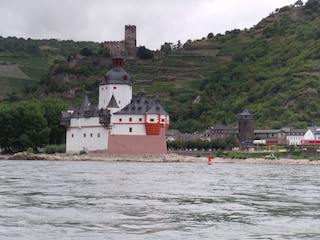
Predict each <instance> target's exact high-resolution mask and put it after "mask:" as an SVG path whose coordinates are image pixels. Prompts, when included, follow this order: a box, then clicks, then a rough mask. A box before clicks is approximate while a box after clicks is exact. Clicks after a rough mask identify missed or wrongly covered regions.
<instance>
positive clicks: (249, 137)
mask: <svg viewBox="0 0 320 240" xmlns="http://www.w3.org/2000/svg"><path fill="white" fill-rule="evenodd" d="M238 139H239V141H240V142H241V143H242V144H245V145H247V144H251V143H252V141H253V140H254V114H253V113H251V112H250V111H249V110H248V109H245V110H244V111H243V112H242V113H240V114H239V115H238Z"/></svg>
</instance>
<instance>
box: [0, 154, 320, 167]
mask: <svg viewBox="0 0 320 240" xmlns="http://www.w3.org/2000/svg"><path fill="white" fill-rule="evenodd" d="M0 160H38V161H104V162H172V163H173V162H184V163H207V162H208V159H207V157H195V156H187V155H182V154H176V153H167V154H102V153H87V154H72V153H56V154H42V153H41V154H33V153H27V152H20V153H16V154H13V155H0ZM219 163H230V164H282V165H283V164H285V165H293V164H295V165H320V160H319V161H315V160H309V159H285V158H282V159H264V158H247V159H231V158H229V159H225V158H218V157H215V158H212V164H219Z"/></svg>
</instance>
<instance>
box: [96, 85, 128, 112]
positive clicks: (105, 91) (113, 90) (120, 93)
mask: <svg viewBox="0 0 320 240" xmlns="http://www.w3.org/2000/svg"><path fill="white" fill-rule="evenodd" d="M112 95H114V97H115V99H116V101H117V104H118V105H119V109H116V110H114V111H118V110H121V109H122V108H124V107H125V106H126V105H128V104H129V103H130V101H131V97H132V86H130V85H126V84H123V85H122V84H121V85H119V84H109V85H100V87H99V109H101V108H107V105H108V104H109V102H110V99H111V97H112ZM111 113H113V112H111Z"/></svg>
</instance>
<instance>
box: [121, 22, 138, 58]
mask: <svg viewBox="0 0 320 240" xmlns="http://www.w3.org/2000/svg"><path fill="white" fill-rule="evenodd" d="M136 31H137V30H136V26H135V25H126V26H125V33H124V48H125V50H126V52H127V55H128V56H135V55H136V52H137V32H136Z"/></svg>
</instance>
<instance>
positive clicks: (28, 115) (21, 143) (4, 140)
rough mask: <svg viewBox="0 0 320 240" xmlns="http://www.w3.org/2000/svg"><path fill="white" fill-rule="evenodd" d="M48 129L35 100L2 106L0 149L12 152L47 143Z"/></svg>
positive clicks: (40, 108)
mask: <svg viewBox="0 0 320 240" xmlns="http://www.w3.org/2000/svg"><path fill="white" fill-rule="evenodd" d="M49 133H50V129H49V128H48V126H47V120H46V118H45V113H44V111H43V109H42V107H41V104H40V103H39V101H37V100H32V101H21V102H17V103H13V104H12V105H8V104H3V105H2V106H1V109H0V147H1V148H3V149H5V150H7V151H9V150H10V151H12V152H18V151H25V150H26V149H27V148H32V149H34V151H37V148H38V147H42V146H44V145H46V144H47V143H48V139H49Z"/></svg>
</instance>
